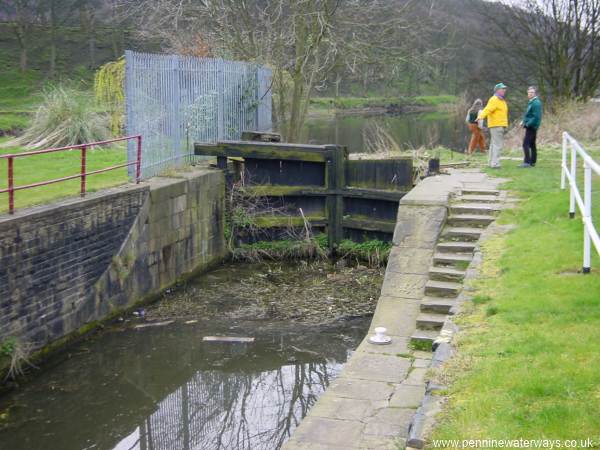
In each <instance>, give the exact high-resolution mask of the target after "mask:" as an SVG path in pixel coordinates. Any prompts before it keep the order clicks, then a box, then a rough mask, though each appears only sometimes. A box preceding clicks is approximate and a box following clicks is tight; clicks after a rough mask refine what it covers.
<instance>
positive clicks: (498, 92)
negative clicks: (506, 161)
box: [477, 83, 508, 169]
mask: <svg viewBox="0 0 600 450" xmlns="http://www.w3.org/2000/svg"><path fill="white" fill-rule="evenodd" d="M506 88H507V86H506V85H505V84H504V83H498V84H497V85H496V86H494V95H492V97H491V98H490V99H489V100H488V103H487V105H486V106H485V108H483V110H482V111H481V112H480V113H479V115H478V116H477V120H482V119H487V125H488V128H489V129H490V135H491V136H492V141H491V143H490V150H489V155H488V163H489V166H490V167H491V168H493V169H499V168H500V153H501V152H502V147H504V132H505V130H506V128H507V127H508V105H507V103H506V100H505V97H506Z"/></svg>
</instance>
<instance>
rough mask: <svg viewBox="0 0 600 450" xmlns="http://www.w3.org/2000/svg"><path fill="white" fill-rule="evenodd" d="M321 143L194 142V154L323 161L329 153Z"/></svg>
mask: <svg viewBox="0 0 600 450" xmlns="http://www.w3.org/2000/svg"><path fill="white" fill-rule="evenodd" d="M329 151H330V150H328V149H327V147H325V146H321V145H300V144H282V143H278V142H244V141H223V142H219V143H217V144H214V145H210V144H199V143H196V144H194V154H195V155H202V156H217V157H219V156H221V157H242V158H255V159H281V160H292V161H313V162H323V161H325V160H326V159H327V156H328V154H329Z"/></svg>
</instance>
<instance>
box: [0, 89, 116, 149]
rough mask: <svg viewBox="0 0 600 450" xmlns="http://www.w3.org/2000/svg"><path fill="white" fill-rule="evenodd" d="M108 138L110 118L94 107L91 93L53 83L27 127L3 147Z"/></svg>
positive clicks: (77, 142)
mask: <svg viewBox="0 0 600 450" xmlns="http://www.w3.org/2000/svg"><path fill="white" fill-rule="evenodd" d="M109 137H110V130H109V117H108V115H107V114H106V113H104V112H101V111H97V110H96V102H95V100H94V98H93V97H92V96H91V94H89V93H87V92H83V91H80V90H77V89H74V88H71V87H68V86H54V87H52V88H50V89H48V90H46V91H45V92H44V99H43V102H42V104H41V105H40V106H39V108H38V109H37V111H36V113H35V116H34V118H33V120H32V121H31V124H30V126H29V128H27V129H26V130H25V132H24V133H23V134H22V135H21V136H19V137H18V138H15V139H13V140H11V141H9V142H6V143H5V144H3V145H2V147H10V146H23V147H25V148H26V149H36V148H40V147H62V146H67V145H76V144H82V143H86V142H95V141H102V140H105V139H108V138H109Z"/></svg>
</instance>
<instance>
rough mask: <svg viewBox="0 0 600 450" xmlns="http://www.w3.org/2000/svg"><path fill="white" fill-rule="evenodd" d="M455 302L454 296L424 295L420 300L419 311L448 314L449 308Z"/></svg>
mask: <svg viewBox="0 0 600 450" xmlns="http://www.w3.org/2000/svg"><path fill="white" fill-rule="evenodd" d="M455 304H456V299H454V298H449V297H446V298H443V297H424V298H423V300H421V307H420V308H421V311H423V312H429V313H438V314H450V309H452V307H453V306H454V305H455Z"/></svg>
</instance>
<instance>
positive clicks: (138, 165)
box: [135, 134, 142, 183]
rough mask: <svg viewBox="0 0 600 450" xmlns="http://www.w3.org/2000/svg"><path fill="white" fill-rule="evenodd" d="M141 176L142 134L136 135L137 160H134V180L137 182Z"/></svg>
mask: <svg viewBox="0 0 600 450" xmlns="http://www.w3.org/2000/svg"><path fill="white" fill-rule="evenodd" d="M141 177H142V135H141V134H140V135H139V136H138V137H137V160H136V162H135V182H136V183H139V182H140V178H141Z"/></svg>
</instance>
